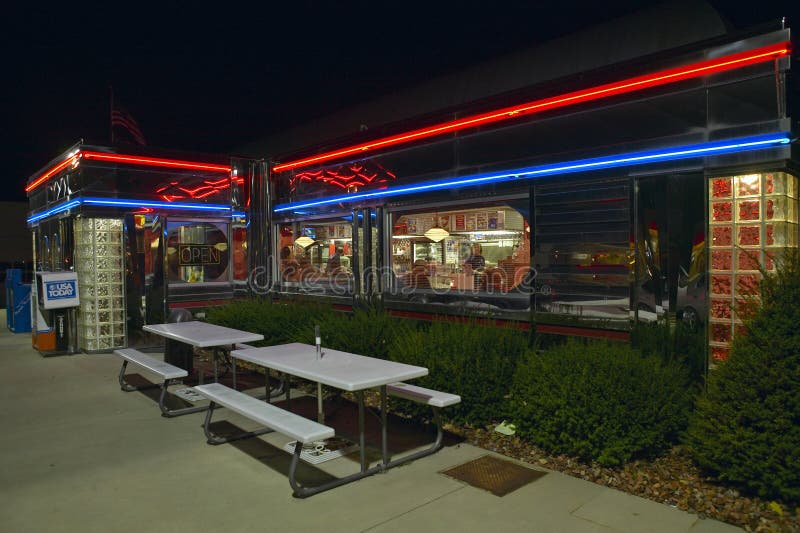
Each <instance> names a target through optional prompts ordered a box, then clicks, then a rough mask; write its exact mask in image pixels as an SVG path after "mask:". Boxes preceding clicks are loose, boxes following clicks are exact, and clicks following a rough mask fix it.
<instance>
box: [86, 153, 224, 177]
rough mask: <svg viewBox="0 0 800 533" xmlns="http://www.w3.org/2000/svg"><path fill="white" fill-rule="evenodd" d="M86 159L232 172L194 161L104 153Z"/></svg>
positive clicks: (89, 155) (221, 167)
mask: <svg viewBox="0 0 800 533" xmlns="http://www.w3.org/2000/svg"><path fill="white" fill-rule="evenodd" d="M82 154H83V157H84V158H86V159H95V160H97V161H112V162H114V163H123V164H126V165H148V166H153V167H170V168H185V169H191V170H208V171H211V172H230V171H231V167H229V166H225V165H213V164H210V163H195V162H193V161H179V160H176V159H159V158H155V157H140V156H135V155H120V154H105V153H102V152H82Z"/></svg>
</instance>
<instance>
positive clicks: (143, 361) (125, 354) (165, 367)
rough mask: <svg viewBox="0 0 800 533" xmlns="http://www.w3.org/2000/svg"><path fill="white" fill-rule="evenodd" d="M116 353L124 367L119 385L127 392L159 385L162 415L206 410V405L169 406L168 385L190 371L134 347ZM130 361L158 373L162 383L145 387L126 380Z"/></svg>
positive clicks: (159, 404) (170, 415)
mask: <svg viewBox="0 0 800 533" xmlns="http://www.w3.org/2000/svg"><path fill="white" fill-rule="evenodd" d="M114 354H115V355H117V356H119V357H121V358H122V368H121V369H120V371H119V385H120V387H121V388H122V390H124V391H125V392H133V391H138V390H145V389H150V388H153V387H158V386H160V387H161V394H160V396H159V398H158V407H159V409H161V416H166V417H168V418H172V417H175V416H181V415H187V414H189V413H197V412H200V411H205V410H206V407H205V406H195V407H184V408H181V409H170V408H169V407H167V405H166V398H167V387H169V385H170V383H172V381H173V380H179V379H183V378H185V377H187V376H188V375H189V373H188V372H187V371H186V370H184V369H182V368H178V367H177V366H174V365H171V364H169V363H166V362H164V361H160V360H158V359H155V358H153V357H151V356H149V355H147V354H146V353H142V352H140V351H139V350H136V349H134V348H122V349H119V350H114ZM129 363H132V364H134V365H136V366H138V367H140V368H143V369H145V370H147V371H148V372H151V373H153V374H156V375H157V376H158V377H159V378H161V384H160V385H157V384H153V385H146V386H143V387H136V386H133V385H131V384H130V383H128V382H127V381H125V371H126V370H127V368H128V364H129Z"/></svg>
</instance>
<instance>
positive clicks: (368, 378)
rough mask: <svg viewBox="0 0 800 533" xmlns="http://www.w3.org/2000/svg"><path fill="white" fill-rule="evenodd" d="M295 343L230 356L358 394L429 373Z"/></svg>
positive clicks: (414, 367) (418, 368)
mask: <svg viewBox="0 0 800 533" xmlns="http://www.w3.org/2000/svg"><path fill="white" fill-rule="evenodd" d="M322 351H323V354H324V355H323V356H322V359H319V360H318V359H317V349H316V347H315V346H312V345H310V344H301V343H298V342H295V343H292V344H281V345H278V346H266V347H264V348H249V349H246V350H233V351H232V352H231V356H232V357H235V358H236V359H241V360H242V361H249V362H250V363H255V364H257V365H260V366H264V367H267V368H271V369H273V370H277V371H279V372H286V373H287V374H291V375H293V376H297V377H301V378H303V379H308V380H311V381H317V382H319V383H323V384H325V385H329V386H331V387H336V388H337V389H342V390H346V391H357V390H363V389H369V388H373V387H378V386H381V385H388V384H389V383H394V382H396V381H403V380H406V379H413V378H419V377H422V376H427V375H428V369H427V368H424V367H421V366H413V365H406V364H403V363H396V362H394V361H385V360H383V359H376V358H374V357H365V356H363V355H356V354H352V353H347V352H340V351H338V350H331V349H328V348H324V347H323V349H322Z"/></svg>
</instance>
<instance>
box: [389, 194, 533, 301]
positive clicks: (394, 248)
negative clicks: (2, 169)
mask: <svg viewBox="0 0 800 533" xmlns="http://www.w3.org/2000/svg"><path fill="white" fill-rule="evenodd" d="M527 212H528V199H527V198H524V199H520V200H514V201H510V202H498V203H495V204H483V205H475V206H469V207H464V208H459V209H453V208H452V207H451V208H448V209H441V210H431V209H426V210H424V211H414V212H398V213H394V214H393V215H392V219H391V221H392V232H391V233H392V236H391V272H390V274H391V278H392V280H393V283H391V284H390V286H389V290H388V292H389V297H390V298H393V299H396V300H407V301H412V302H423V303H428V304H431V303H432V304H441V305H448V306H454V307H458V306H468V307H470V308H475V309H485V310H488V311H491V310H492V309H497V310H501V309H516V310H522V309H527V308H528V307H529V304H530V291H529V289H530V288H532V278H533V276H532V275H531V270H530V227H529V225H528V221H527Z"/></svg>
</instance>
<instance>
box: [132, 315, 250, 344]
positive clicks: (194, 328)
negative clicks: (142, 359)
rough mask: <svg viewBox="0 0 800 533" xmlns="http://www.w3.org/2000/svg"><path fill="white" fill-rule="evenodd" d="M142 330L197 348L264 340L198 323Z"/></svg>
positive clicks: (152, 326) (182, 323) (152, 327)
mask: <svg viewBox="0 0 800 533" xmlns="http://www.w3.org/2000/svg"><path fill="white" fill-rule="evenodd" d="M142 329H143V330H144V331H149V332H150V333H155V334H156V335H161V336H162V337H166V338H168V339H172V340H176V341H180V342H185V343H186V344H191V345H192V346H197V347H198V348H208V347H209V346H224V345H226V344H236V343H238V342H253V341H261V340H264V336H263V335H260V334H258V333H249V332H247V331H240V330H238V329H233V328H226V327H223V326H217V325H216V324H209V323H208V322H198V321H191V322H177V323H175V324H148V325H146V326H143V327H142Z"/></svg>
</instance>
